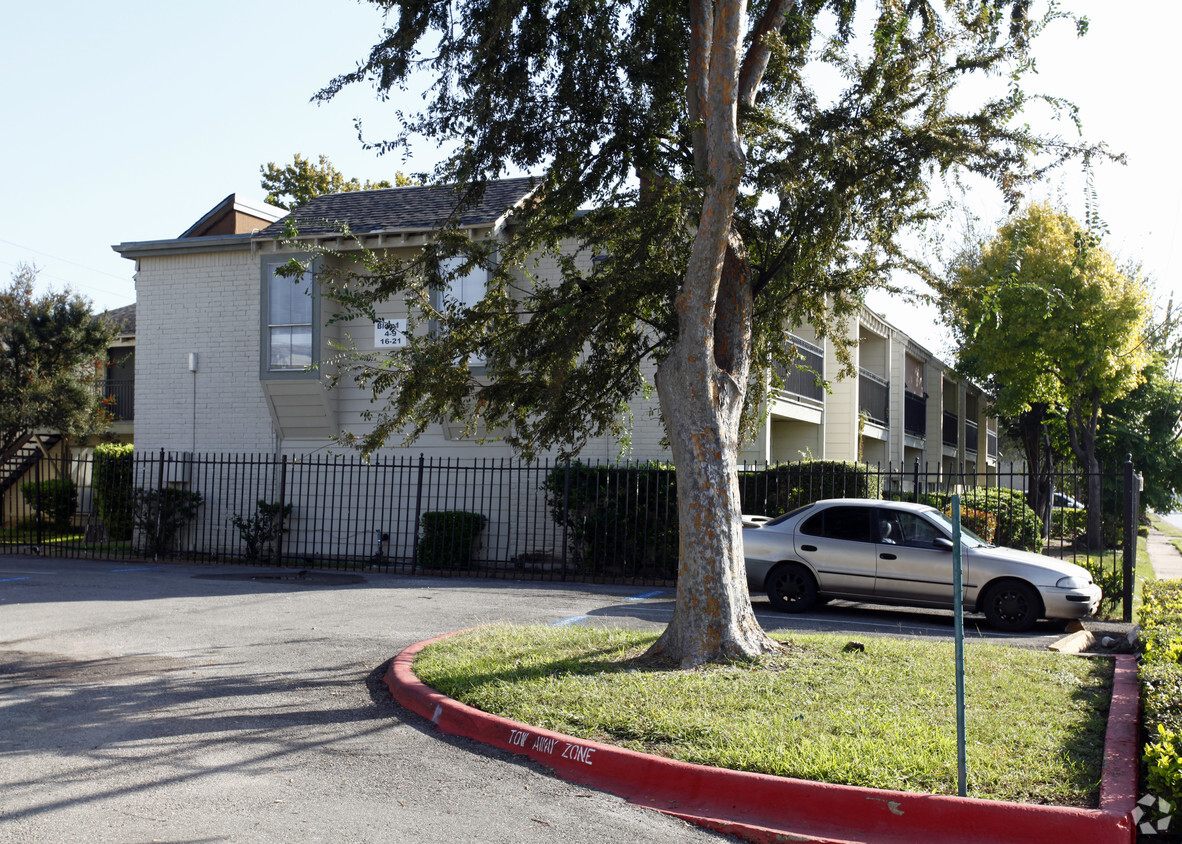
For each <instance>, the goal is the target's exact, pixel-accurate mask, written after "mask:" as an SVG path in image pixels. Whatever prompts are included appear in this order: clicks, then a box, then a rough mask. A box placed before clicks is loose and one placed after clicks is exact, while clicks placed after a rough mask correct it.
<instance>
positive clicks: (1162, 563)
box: [1146, 527, 1182, 580]
mask: <svg viewBox="0 0 1182 844" xmlns="http://www.w3.org/2000/svg"><path fill="white" fill-rule="evenodd" d="M1146 548H1147V550H1148V551H1149V562H1150V564H1151V565H1152V566H1153V572H1154V574H1156V575H1157V576H1158V578H1159V579H1161V580H1178V579H1182V552H1180V551H1179V550H1178V549H1177V548H1176V547H1174V543H1173V542H1171V541H1170V538H1169V537H1168V536H1166V534H1164V533H1162V532H1161V531H1160V530H1158V529H1157V528H1155V527H1150V528H1149V540H1148V541H1147V542H1146Z"/></svg>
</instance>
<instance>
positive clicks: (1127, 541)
mask: <svg viewBox="0 0 1182 844" xmlns="http://www.w3.org/2000/svg"><path fill="white" fill-rule="evenodd" d="M1124 470H1125V471H1124V482H1125V483H1124V486H1125V490H1124V493H1125V494H1124V505H1125V508H1124V509H1125V513H1124V515H1125V530H1124V534H1125V535H1124V584H1123V585H1124V590H1123V592H1124V594H1123V595H1122V601H1121V603H1122V604H1123V613H1122V616H1121V617H1122V619H1123V620H1124V621H1125V622H1126V623H1128V622H1130V621H1132V620H1133V578H1134V577H1135V576H1136V569H1137V517H1138V516H1139V510H1140V501H1139V500H1138V499H1139V497H1140V496H1139V495H1138V494H1137V493H1138V492H1139V491H1140V490H1139V489H1138V485H1137V476H1136V473H1135V472H1134V471H1133V455H1131V454H1130V455H1128V456H1127V457H1126V458H1125V465H1124Z"/></svg>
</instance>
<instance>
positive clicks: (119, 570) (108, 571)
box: [103, 567, 159, 574]
mask: <svg viewBox="0 0 1182 844" xmlns="http://www.w3.org/2000/svg"><path fill="white" fill-rule="evenodd" d="M126 571H159V569H157V568H155V567H150V568H145V569H104V570H103V573H104V574H121V573H122V572H126Z"/></svg>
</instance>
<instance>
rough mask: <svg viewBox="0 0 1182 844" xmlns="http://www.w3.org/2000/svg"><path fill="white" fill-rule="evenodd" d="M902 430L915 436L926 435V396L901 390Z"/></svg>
mask: <svg viewBox="0 0 1182 844" xmlns="http://www.w3.org/2000/svg"><path fill="white" fill-rule="evenodd" d="M903 431H904V433H907V434H911V435H913V436H916V437H926V436H927V435H928V400H927V397H926V396H921V395H918V394H916V393H912V392H908V391H906V390H904V391H903Z"/></svg>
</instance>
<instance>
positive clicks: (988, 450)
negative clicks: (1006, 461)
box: [985, 429, 997, 459]
mask: <svg viewBox="0 0 1182 844" xmlns="http://www.w3.org/2000/svg"><path fill="white" fill-rule="evenodd" d="M985 454H986V455H987V456H989V457H992V458H994V459H996V458H997V431H990V430H988V429H987V430H986V431H985Z"/></svg>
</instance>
